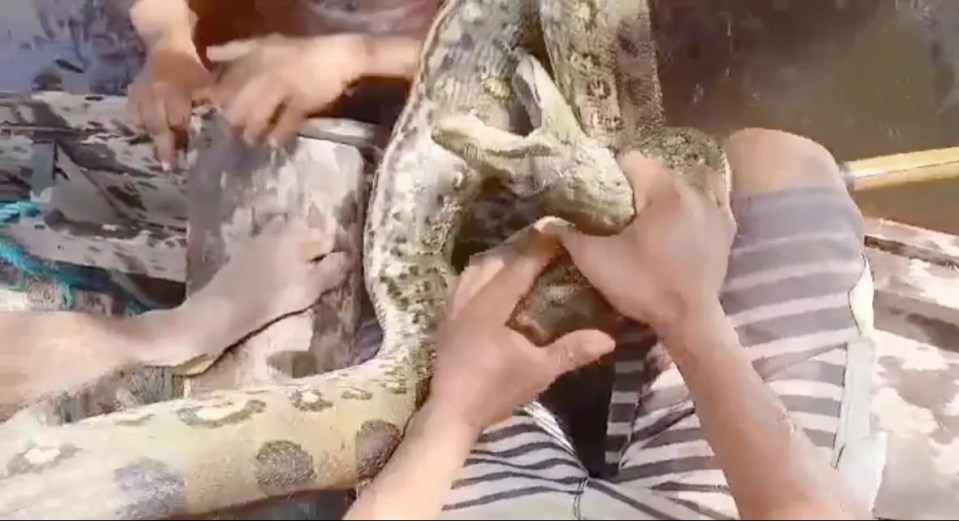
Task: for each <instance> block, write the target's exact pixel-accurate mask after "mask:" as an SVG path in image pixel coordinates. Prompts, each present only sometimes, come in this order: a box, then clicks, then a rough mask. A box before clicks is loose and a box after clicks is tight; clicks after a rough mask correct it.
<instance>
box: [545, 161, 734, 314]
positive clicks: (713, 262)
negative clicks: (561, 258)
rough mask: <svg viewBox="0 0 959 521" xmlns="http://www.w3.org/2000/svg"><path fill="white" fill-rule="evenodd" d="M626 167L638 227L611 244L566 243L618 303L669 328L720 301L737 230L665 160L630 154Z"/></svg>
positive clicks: (589, 239) (567, 237) (566, 237)
mask: <svg viewBox="0 0 959 521" xmlns="http://www.w3.org/2000/svg"><path fill="white" fill-rule="evenodd" d="M619 163H620V166H621V167H622V169H623V173H624V174H625V175H626V177H627V178H628V179H629V182H630V184H631V185H632V188H633V197H634V200H635V205H636V217H635V218H634V219H633V222H632V223H630V225H629V226H627V227H626V229H624V230H623V231H622V232H621V233H619V234H618V235H613V236H609V237H594V236H588V235H584V234H581V233H579V232H576V231H575V230H563V231H562V232H560V238H561V240H562V242H563V245H564V246H565V247H566V249H567V250H568V251H569V253H570V256H571V257H572V259H573V262H574V263H575V264H576V266H577V267H578V268H579V270H580V271H581V272H582V273H583V275H584V276H585V277H586V278H587V279H588V280H589V281H590V283H591V284H593V286H594V287H596V289H598V290H599V291H600V292H601V293H602V294H603V295H604V296H605V297H606V299H607V300H609V302H610V304H612V305H613V306H614V307H616V308H617V309H618V310H619V311H620V312H621V313H623V314H624V315H626V316H628V317H630V318H632V319H634V320H639V321H642V322H646V323H648V324H650V325H651V326H653V327H654V328H656V329H657V330H660V329H662V328H666V329H668V328H670V327H671V326H672V325H673V324H675V323H677V321H679V320H681V319H683V318H684V317H686V316H688V315H690V314H694V313H697V312H698V310H699V309H701V308H704V307H709V306H710V305H712V304H714V303H717V302H718V298H719V290H720V287H721V286H722V282H723V279H724V277H725V275H726V266H727V261H728V257H729V250H730V247H731V246H732V240H733V236H734V235H735V232H736V223H735V221H734V220H733V217H732V214H731V213H730V212H729V210H728V208H719V207H718V206H717V205H716V204H715V202H713V201H712V200H711V199H710V198H709V197H707V196H706V195H705V194H703V193H702V192H699V191H697V190H696V189H695V188H693V187H692V186H690V185H689V184H688V183H686V182H684V181H682V180H681V179H680V178H679V177H678V176H674V175H671V174H670V173H669V172H667V171H666V170H665V169H664V167H663V166H662V164H661V163H660V162H659V161H654V160H651V159H648V158H646V157H644V156H642V155H641V154H639V153H636V152H630V153H628V154H626V155H625V156H624V157H622V158H621V159H620V161H619ZM660 332H661V333H662V331H660Z"/></svg>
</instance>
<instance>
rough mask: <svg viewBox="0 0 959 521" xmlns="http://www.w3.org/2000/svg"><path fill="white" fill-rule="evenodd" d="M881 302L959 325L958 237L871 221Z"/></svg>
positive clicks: (869, 237)
mask: <svg viewBox="0 0 959 521" xmlns="http://www.w3.org/2000/svg"><path fill="white" fill-rule="evenodd" d="M865 231H866V238H865V243H866V256H867V258H868V259H869V263H870V266H871V267H872V271H873V283H874V285H875V292H876V304H877V305H881V306H886V307H888V308H890V309H897V310H901V311H904V312H908V313H909V314H912V315H921V316H923V317H925V318H928V319H932V320H938V321H941V322H945V323H948V324H952V325H955V326H959V237H956V236H954V235H949V234H945V233H941V232H937V231H933V230H927V229H924V228H919V227H916V226H910V225H907V224H902V223H898V222H893V221H888V220H885V219H866V220H865Z"/></svg>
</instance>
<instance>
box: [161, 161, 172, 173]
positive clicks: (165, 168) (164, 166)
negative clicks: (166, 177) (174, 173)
mask: <svg viewBox="0 0 959 521" xmlns="http://www.w3.org/2000/svg"><path fill="white" fill-rule="evenodd" d="M160 169H161V170H163V171H164V172H169V171H171V170H173V167H172V166H170V163H169V162H167V161H160Z"/></svg>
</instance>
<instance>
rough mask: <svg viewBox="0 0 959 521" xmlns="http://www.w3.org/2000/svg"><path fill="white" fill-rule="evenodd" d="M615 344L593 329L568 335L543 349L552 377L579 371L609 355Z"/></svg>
mask: <svg viewBox="0 0 959 521" xmlns="http://www.w3.org/2000/svg"><path fill="white" fill-rule="evenodd" d="M614 347H616V342H615V341H614V340H613V339H612V338H611V337H610V336H609V335H607V334H606V333H603V332H602V331H598V330H595V329H583V330H580V331H573V332H572V333H568V334H566V335H564V336H562V337H560V338H559V339H558V340H556V341H555V342H553V343H552V344H550V345H548V346H546V347H544V348H543V349H544V350H545V354H546V357H547V359H548V360H549V365H550V368H551V369H552V372H553V375H554V376H555V377H557V378H558V377H559V376H560V375H562V374H563V373H567V372H569V371H572V370H573V369H579V368H580V367H583V366H584V365H588V364H591V363H593V362H595V361H596V360H599V358H600V357H602V356H603V355H606V354H608V353H611V352H612V351H613V348H614Z"/></svg>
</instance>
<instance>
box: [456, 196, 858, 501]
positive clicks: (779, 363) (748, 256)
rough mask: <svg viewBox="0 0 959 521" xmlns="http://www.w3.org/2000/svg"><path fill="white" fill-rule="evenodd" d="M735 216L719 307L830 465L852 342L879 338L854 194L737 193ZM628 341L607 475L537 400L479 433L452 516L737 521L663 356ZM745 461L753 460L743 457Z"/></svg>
mask: <svg viewBox="0 0 959 521" xmlns="http://www.w3.org/2000/svg"><path fill="white" fill-rule="evenodd" d="M733 209H734V212H735V214H736V218H737V222H738V224H739V230H738V233H737V236H736V239H735V242H734V244H733V249H732V253H731V256H730V263H729V272H728V276H727V279H726V283H725V285H724V288H723V293H722V303H723V307H724V309H725V310H726V313H727V315H729V317H730V320H731V321H732V323H733V325H734V326H735V328H736V331H737V332H738V333H739V337H740V340H741V342H742V344H743V346H744V348H745V349H746V350H747V351H748V352H749V355H750V356H751V358H752V360H753V364H754V366H755V367H756V369H757V371H758V372H759V373H760V375H761V376H762V377H763V379H764V380H765V381H766V382H767V383H768V384H769V386H770V388H771V389H772V390H773V391H774V392H775V393H776V394H777V395H778V396H779V397H780V398H781V399H782V400H783V402H784V403H785V405H786V407H787V408H788V409H789V410H790V412H791V413H792V416H793V419H794V421H795V422H796V423H797V425H799V426H801V427H803V428H805V430H806V432H807V433H808V434H809V437H810V438H811V439H812V441H813V443H814V444H815V445H816V446H817V447H819V448H821V449H822V452H823V457H824V458H827V459H828V460H830V461H833V462H834V463H835V459H836V458H835V454H836V453H837V451H838V450H839V449H841V446H842V443H843V440H841V439H839V433H840V428H839V427H840V424H841V422H843V421H847V420H846V419H845V418H844V417H843V415H850V413H849V410H848V404H847V408H846V409H842V402H843V400H844V399H846V396H847V395H848V394H849V390H848V389H846V386H845V383H846V381H847V379H846V374H847V372H848V371H849V367H848V366H847V365H848V364H847V356H846V355H847V346H849V345H850V344H851V343H852V342H854V341H856V340H857V339H860V338H861V337H862V336H863V335H867V334H868V331H871V325H867V326H865V327H863V328H862V330H861V329H860V326H859V325H857V318H859V322H858V324H863V319H862V317H869V316H871V313H870V311H869V310H867V309H857V307H858V308H861V307H863V306H870V305H871V301H869V300H863V301H861V302H860V301H857V300H856V299H855V298H853V297H852V295H854V294H859V293H861V292H852V289H853V288H854V287H856V286H857V284H864V283H871V279H870V278H869V277H868V267H867V264H866V263H865V260H864V256H863V248H862V244H863V229H862V218H861V215H860V214H859V211H858V209H857V208H856V207H855V205H854V204H853V203H852V201H851V200H850V199H849V197H848V196H846V195H845V194H843V193H840V192H837V191H836V190H831V189H825V188H823V189H795V190H787V191H782V192H777V193H774V194H768V195H763V196H758V197H753V198H750V199H745V198H741V197H734V200H733ZM864 273H865V275H864ZM863 281H865V282H863ZM619 343H620V346H619V347H618V349H617V352H616V354H615V356H616V357H617V358H616V376H615V382H614V387H613V393H612V396H611V400H610V410H609V418H608V424H607V427H608V428H607V442H606V462H607V465H608V467H609V473H608V474H609V475H608V476H607V477H606V478H604V479H597V478H591V477H589V476H588V474H587V472H586V470H585V469H584V467H583V465H582V464H581V463H580V461H579V459H578V458H577V456H576V454H575V452H574V451H573V449H572V447H571V444H570V442H569V440H568V439H567V436H566V435H565V433H564V432H563V431H562V430H561V429H560V427H559V425H558V424H557V422H556V420H555V419H554V418H553V417H552V415H551V414H550V413H549V412H548V411H547V410H546V409H545V408H543V407H542V406H540V405H539V404H537V403H533V404H530V405H528V406H525V407H523V408H521V409H520V410H519V411H517V413H516V414H515V415H514V416H513V417H512V418H511V419H510V420H507V421H506V422H503V423H502V424H500V425H497V426H494V427H493V428H491V429H489V430H488V431H487V432H486V433H484V435H483V437H482V439H481V440H480V442H479V444H478V445H477V446H476V447H475V449H474V451H473V453H472V455H471V456H470V458H469V461H468V462H467V464H466V466H465V467H464V468H463V470H462V474H461V476H460V478H459V479H458V481H457V482H456V483H455V485H454V488H453V491H452V495H451V497H450V498H449V500H448V501H447V504H446V507H445V509H444V513H443V517H444V518H447V519H473V518H480V517H482V518H489V517H496V516H499V517H505V518H513V519H516V518H524V519H613V518H623V519H725V518H735V517H736V515H737V512H736V507H735V504H734V502H733V499H732V497H731V496H730V494H729V490H728V488H727V486H726V481H725V479H724V477H723V474H722V472H721V471H720V469H719V468H718V466H717V464H716V462H715V461H714V459H713V455H712V451H711V449H710V447H709V444H708V443H707V441H706V439H705V437H704V436H703V433H702V430H701V429H700V424H699V419H698V418H697V416H696V414H695V409H694V407H693V403H692V401H691V399H690V396H689V393H688V390H687V389H686V387H685V385H684V383H683V380H682V378H681V376H680V374H679V371H678V370H677V369H676V367H675V366H674V365H673V364H672V362H671V361H670V359H669V357H668V355H667V354H666V351H665V349H664V347H663V346H662V345H661V344H659V343H658V342H657V339H656V337H655V335H653V334H652V332H651V331H649V330H647V329H644V328H642V327H641V326H639V325H636V326H635V327H634V328H633V329H632V330H630V331H629V332H628V333H627V334H625V335H623V337H622V338H620V342H619ZM859 391H860V392H861V391H862V390H859ZM857 403H865V402H862V401H861V400H859V401H857ZM841 411H845V412H841ZM858 416H862V415H858ZM866 416H868V415H866ZM847 422H848V421H847ZM847 428H848V426H847ZM743 453H744V456H745V457H748V448H746V447H744V448H743Z"/></svg>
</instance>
